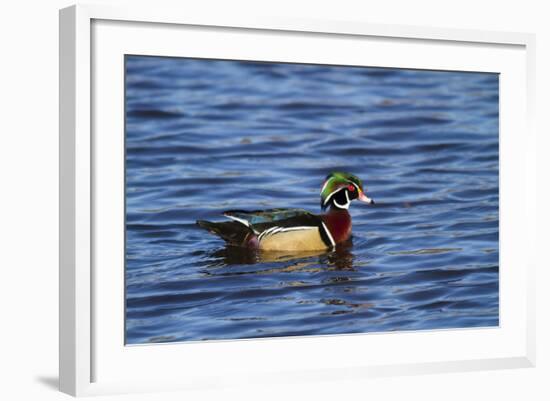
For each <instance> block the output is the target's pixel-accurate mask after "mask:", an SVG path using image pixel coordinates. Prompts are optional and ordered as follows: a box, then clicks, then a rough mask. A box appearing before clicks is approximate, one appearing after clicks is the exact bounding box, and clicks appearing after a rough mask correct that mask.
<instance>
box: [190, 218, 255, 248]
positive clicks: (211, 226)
mask: <svg viewBox="0 0 550 401" xmlns="http://www.w3.org/2000/svg"><path fill="white" fill-rule="evenodd" d="M197 225H198V226H199V227H202V228H204V229H205V230H208V231H209V232H211V233H212V234H216V235H217V236H219V237H220V238H222V239H223V240H224V241H226V242H228V243H230V244H232V245H238V246H245V245H247V244H248V242H249V240H250V238H251V235H255V234H254V232H253V231H252V229H251V228H249V227H247V226H245V225H244V224H241V223H239V222H236V221H224V222H221V223H214V222H211V221H206V220H197Z"/></svg>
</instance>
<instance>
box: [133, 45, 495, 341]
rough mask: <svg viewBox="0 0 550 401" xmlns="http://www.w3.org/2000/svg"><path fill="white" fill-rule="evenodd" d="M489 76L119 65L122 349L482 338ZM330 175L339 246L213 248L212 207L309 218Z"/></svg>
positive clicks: (490, 210) (490, 139)
mask: <svg viewBox="0 0 550 401" xmlns="http://www.w3.org/2000/svg"><path fill="white" fill-rule="evenodd" d="M498 88H499V87H498V76H497V75H495V74H487V73H458V72H435V71H415V70H400V69H381V68H355V67H330V66H318V65H297V64H281V63H257V62H238V61H212V60H196V59H181V58H180V59H177V58H160V57H138V56H127V58H126V152H127V153H126V181H127V182H126V185H127V187H126V208H127V211H126V218H127V226H126V231H127V242H126V290H127V291H126V292H127V293H126V297H127V299H126V327H127V332H126V340H127V343H130V344H136V343H150V342H170V341H187V340H212V339H236V338H251V337H271V336H291V335H310V334H314V335H319V334H334V333H357V332H380V331H390V330H391V331H395V330H419V329H441V328H459V327H460V328H464V327H479V326H495V325H498V322H499V320H498V319H499V314H498V306H499V298H498V290H499V284H498V278H499V266H498V260H499V253H498V226H499V221H498V201H499V198H498V194H499V192H498V93H499V89H498ZM331 170H342V171H348V172H351V173H353V174H356V175H357V176H359V177H360V178H362V179H363V181H364V182H365V184H366V186H367V187H368V194H369V196H371V197H372V198H374V199H375V200H376V202H377V203H376V205H374V206H368V205H364V204H352V206H351V208H350V212H351V215H352V217H353V238H352V243H351V244H347V245H346V246H341V247H339V248H338V249H336V250H335V251H333V252H329V253H318V254H312V253H309V254H288V255H285V254H266V253H264V254H258V253H253V252H251V251H244V250H241V249H233V248H230V247H226V246H225V245H224V242H223V241H221V240H220V239H218V238H217V237H215V236H213V235H211V234H209V233H208V232H206V231H204V230H202V229H200V228H199V227H197V226H196V225H195V221H196V220H197V219H206V220H223V219H224V218H223V216H221V212H222V211H223V210H227V209H261V208H275V207H299V208H305V209H308V210H311V211H313V212H315V213H318V212H319V190H320V186H321V184H322V182H323V179H324V177H325V176H326V175H327V173H328V172H330V171H331Z"/></svg>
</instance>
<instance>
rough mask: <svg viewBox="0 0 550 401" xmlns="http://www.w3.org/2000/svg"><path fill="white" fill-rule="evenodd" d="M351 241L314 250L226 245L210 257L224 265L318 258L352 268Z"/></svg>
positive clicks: (337, 266) (341, 267)
mask: <svg viewBox="0 0 550 401" xmlns="http://www.w3.org/2000/svg"><path fill="white" fill-rule="evenodd" d="M352 246H353V244H352V241H351V240H350V241H348V242H346V243H345V244H342V245H339V246H337V247H336V249H334V250H316V251H263V250H258V249H249V248H242V247H236V246H231V245H226V246H225V247H224V248H220V249H217V250H215V251H214V252H212V253H211V254H210V256H211V257H213V258H215V259H217V260H220V261H222V262H223V263H224V264H225V265H226V266H232V265H243V264H246V265H255V264H261V263H285V262H292V261H297V260H302V259H312V258H318V262H319V263H321V264H325V265H327V266H329V267H334V268H336V269H337V270H354V268H353V259H354V255H353V253H352V252H351V249H352Z"/></svg>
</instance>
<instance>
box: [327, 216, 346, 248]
mask: <svg viewBox="0 0 550 401" xmlns="http://www.w3.org/2000/svg"><path fill="white" fill-rule="evenodd" d="M322 219H323V222H324V223H325V225H326V226H327V228H328V230H329V231H330V233H331V235H332V238H333V239H334V242H336V243H337V244H338V243H340V242H344V241H347V240H348V239H349V237H350V236H351V216H350V214H349V213H348V211H347V210H331V211H329V212H328V213H327V214H325V215H323V216H322Z"/></svg>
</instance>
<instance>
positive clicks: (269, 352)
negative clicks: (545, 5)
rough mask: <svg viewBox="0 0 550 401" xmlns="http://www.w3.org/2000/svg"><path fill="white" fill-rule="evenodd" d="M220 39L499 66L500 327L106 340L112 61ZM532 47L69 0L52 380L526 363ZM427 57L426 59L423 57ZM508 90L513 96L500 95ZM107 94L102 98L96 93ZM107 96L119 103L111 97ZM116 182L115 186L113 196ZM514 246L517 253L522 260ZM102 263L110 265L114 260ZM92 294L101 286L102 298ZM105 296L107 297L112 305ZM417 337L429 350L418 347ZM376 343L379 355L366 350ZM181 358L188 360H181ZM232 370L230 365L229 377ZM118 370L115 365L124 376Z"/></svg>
mask: <svg viewBox="0 0 550 401" xmlns="http://www.w3.org/2000/svg"><path fill="white" fill-rule="evenodd" d="M186 29H187V31H186ZM190 30H193V35H197V36H196V37H195V39H197V40H201V41H202V42H201V43H202V44H207V45H206V46H202V47H205V48H207V49H202V48H201V49H195V50H193V49H192V48H188V49H180V48H179V47H174V43H171V42H173V41H170V40H168V41H167V40H164V39H165V38H167V37H173V36H177V35H180V34H181V35H190V34H191V33H190ZM188 31H189V32H188ZM201 35H203V36H201ZM253 35H261V38H262V41H263V44H273V45H277V43H279V44H285V45H286V42H285V43H283V41H285V40H289V39H292V41H293V42H295V44H294V45H292V46H279V47H285V48H288V49H290V50H287V51H289V53H280V54H275V52H276V51H277V50H274V48H275V47H277V46H256V48H255V47H254V46H255V45H253V44H252V43H253V42H254V41H249V39H247V38H249V37H252V36H253ZM222 36H223V38H224V41H225V40H227V41H228V42H230V43H233V42H232V41H235V43H236V42H237V41H239V40H243V42H242V43H240V45H239V46H238V47H239V50H238V51H239V52H240V53H238V54H239V55H240V57H243V58H246V57H248V58H251V57H260V59H266V60H269V59H271V58H272V57H273V58H275V59H277V60H282V61H293V60H294V59H295V58H296V57H302V56H299V55H298V54H300V53H301V52H300V50H302V49H303V47H304V46H306V45H307V43H308V41H312V40H314V41H324V42H325V43H326V45H327V46H329V47H330V46H331V45H330V43H329V42H331V40H333V39H335V38H337V40H339V41H340V42H339V43H343V44H344V45H343V46H341V47H342V50H341V54H340V53H339V51H336V50H337V49H338V48H340V47H338V48H334V49H335V51H334V52H332V53H331V54H330V55H327V57H341V60H342V61H341V62H342V63H343V64H346V63H347V64H352V63H353V60H354V59H353V60H352V59H351V58H350V57H351V50H350V49H353V46H356V45H359V44H358V43H363V42H365V41H366V42H369V41H370V42H369V43H371V42H372V46H373V47H372V50H373V52H372V54H375V56H372V57H378V59H373V60H375V61H376V60H378V61H377V65H381V66H402V67H404V66H407V67H412V68H432V69H461V70H467V69H469V68H470V69H472V70H484V71H491V72H499V73H501V74H503V77H504V78H503V82H502V84H503V85H502V87H501V91H502V92H503V94H504V96H503V100H502V102H501V114H502V119H501V130H502V131H501V149H500V152H501V170H500V171H501V205H502V206H501V219H502V218H504V220H501V230H503V235H504V237H503V239H502V240H501V244H502V243H505V244H510V243H513V244H514V246H510V247H506V248H504V249H503V248H502V245H501V264H504V265H506V266H514V267H515V268H514V269H509V270H505V274H504V273H503V276H504V279H501V299H502V300H503V302H501V313H502V314H503V318H504V320H503V323H502V324H501V326H499V327H498V328H496V329H478V330H445V331H436V332H432V331H420V332H412V333H407V334H404V335H401V334H394V333H389V334H370V335H368V334H365V335H350V336H348V335H346V336H328V337H322V338H320V337H312V338H307V339H304V338H300V339H295V338H284V339H262V340H238V341H220V342H211V343H209V344H198V343H189V344H165V345H154V346H147V347H144V346H138V347H125V346H124V344H123V342H122V343H121V341H120V338H122V337H123V335H122V333H120V337H119V336H118V334H115V335H114V336H113V333H119V331H120V325H123V322H120V321H119V320H120V313H121V310H120V308H118V306H119V305H120V302H121V300H122V298H123V287H121V285H120V283H121V282H122V281H123V278H122V275H120V268H121V266H120V265H119V264H117V263H116V260H119V259H117V255H118V253H117V252H119V251H121V249H120V246H121V245H120V238H119V237H113V238H110V237H109V236H108V234H107V232H109V230H108V229H106V228H105V227H106V224H112V225H116V224H117V222H119V223H120V221H121V220H120V219H119V217H120V215H119V214H117V213H119V212H120V210H118V211H117V210H113V213H114V214H110V215H109V213H110V212H109V211H105V208H104V207H103V206H102V205H103V204H104V202H103V203H102V199H103V198H102V196H105V194H107V195H109V194H111V195H112V196H113V197H115V198H117V199H119V197H118V195H117V193H118V192H116V188H118V187H116V186H117V185H121V181H120V175H117V173H116V171H118V172H120V169H118V167H117V165H118V164H117V163H118V162H117V160H121V159H117V158H118V157H123V156H122V154H120V150H121V148H120V147H119V146H120V141H118V142H117V140H118V139H120V136H117V135H120V134H122V132H121V129H120V127H121V126H120V122H121V121H122V116H120V115H118V116H117V115H116V113H118V114H120V110H121V109H120V108H117V107H116V102H122V99H121V98H120V94H121V91H122V90H123V88H122V87H121V86H120V85H119V83H120V77H121V76H122V75H121V74H122V71H121V70H120V68H118V67H120V64H116V63H118V62H120V55H121V54H125V53H126V52H128V53H132V52H137V53H138V54H149V53H150V54H159V55H176V56H177V55H189V56H197V54H198V53H197V52H202V51H210V52H211V53H208V54H209V55H212V54H213V53H212V52H214V53H215V54H219V58H224V57H229V56H230V55H232V56H234V54H235V53H231V54H230V55H229V53H224V51H226V50H223V49H221V48H220V47H216V46H217V45H216V43H215V42H216V41H217V40H219V38H220V37H222ZM130 38H132V39H130ZM209 38H210V39H209ZM212 38H214V39H216V40H213V39H212ZM284 38H286V39H284ZM253 39H254V38H253ZM256 39H257V38H256ZM132 41H134V43H131V42H132ZM135 42H139V45H138V44H136V43H135ZM256 42H257V40H256ZM382 42H384V43H383V45H384V46H378V47H386V46H390V47H391V46H401V47H400V49H404V51H403V52H396V53H400V54H395V55H392V54H387V53H386V54H385V53H384V51H383V50H376V48H377V43H378V44H380V43H382ZM246 43H250V45H246ZM319 43H321V42H319ZM534 43H535V38H534V36H533V35H530V34H523V33H506V32H484V31H470V30H458V29H442V28H426V27H414V26H397V25H395V26H393V25H376V24H369V23H366V22H365V23H362V22H349V21H317V20H296V19H292V18H290V17H289V18H266V17H259V16H255V15H247V16H245V15H243V16H240V17H238V18H236V17H234V16H233V17H228V16H221V15H215V14H212V15H201V14H197V13H193V12H192V11H191V12H190V11H188V10H185V9H181V10H163V9H155V8H153V7H151V8H139V7H131V8H112V7H108V6H90V5H86V6H82V5H78V6H72V7H69V8H66V9H63V10H61V11H60V328H59V329H60V367H59V370H60V390H61V391H63V392H65V393H68V394H71V395H75V396H79V395H94V394H108V393H121V392H122V393H126V392H134V391H161V390H170V389H200V388H208V387H214V386H220V385H221V386H223V385H224V384H225V383H232V384H233V385H235V384H239V383H240V384H242V385H244V384H246V383H247V381H249V380H254V381H257V382H268V383H275V382H281V381H283V382H285V381H287V382H291V381H294V380H325V379H327V378H328V377H329V376H330V377H331V378H333V379H338V378H339V377H343V376H344V375H345V376H346V377H350V376H351V377H357V378H360V377H369V376H385V375H399V374H412V373H414V374H418V373H430V372H443V371H467V370H480V369H501V368H511V367H529V366H534V364H535V334H534V333H535V328H534V325H535V318H534V316H535V312H534V311H535V305H534V302H535V301H534V300H535V294H534V289H535V283H534V269H535V265H534V263H535V262H534V259H530V257H529V256H528V255H532V254H533V252H528V251H527V250H528V249H530V247H532V246H534V245H532V244H534V242H535V241H534V235H535V234H534V233H535V207H534V199H535V198H536V196H535V179H534V177H535V157H534V155H535V142H536V140H535V134H534V131H533V129H532V115H531V113H532V112H533V110H534V105H533V102H534V93H533V89H534V84H535V81H534V79H535V77H534ZM226 44H227V42H226V43H224V46H225V45H226ZM348 45H349V46H348ZM293 46H294V48H293ZM300 46H302V49H301V48H300ZM361 46H362V44H361ZM225 47H228V48H230V47H231V46H225ZM260 47H262V48H264V49H263V50H262V51H263V52H264V53H262V55H260V56H255V54H259V53H258V52H259V51H260V50H259V48H260ZM408 48H412V49H414V51H415V52H418V54H419V55H420V56H419V57H418V58H417V59H414V58H413V57H411V54H410V53H408V52H407V50H406V49H408ZM436 49H437V52H438V53H439V52H441V53H440V54H448V57H440V58H441V60H439V58H436V57H429V54H430V52H431V53H433V52H434V51H435V50H436ZM445 49H447V50H445ZM449 49H450V50H449ZM227 51H228V52H230V51H231V50H230V49H229V50H227ZM235 51H236V50H235ZM186 52H187V53H186ZM190 52H191V53H190ZM216 52H218V53H216ZM247 52H249V53H247ZM254 52H256V53H254ZM423 52H424V53H423ZM445 52H447V53H445ZM486 52H491V55H490V56H486V55H484V54H485V53H486ZM175 53H178V54H175ZM201 54H202V53H201ZM415 54H416V53H415ZM422 54H427V55H428V56H426V57H425V58H424V59H423V58H422V56H421V55H422ZM346 55H347V56H346ZM477 55H479V57H478V56H477ZM304 57H307V56H304ZM309 57H311V58H310V59H308V60H314V59H315V60H318V61H319V62H326V61H327V60H325V59H324V58H323V57H324V56H323V55H318V56H316V55H315V54H314V53H311V55H310V56H309ZM316 57H317V58H316ZM346 57H347V59H346ZM464 58H466V60H463V59H464ZM117 60H118V61H117ZM300 61H302V60H300ZM357 63H358V65H364V64H363V63H364V61H362V60H361V59H357ZM468 63H469V64H468ZM105 66H108V68H109V69H111V70H112V71H111V72H112V73H113V74H112V76H111V75H109V71H107V72H105V69H104V68H103V67H105ZM508 77H509V78H508ZM117 80H118V81H117ZM107 82H108V83H110V84H113V85H109V88H111V89H109V90H108V91H106V90H104V89H105V88H106V87H107V85H106V83H107ZM94 85H99V87H96V86H94ZM102 85H103V86H102ZM512 92H513V93H515V94H516V96H507V94H511V93H512ZM105 94H107V95H108V96H107V97H105ZM99 98H101V101H99V100H98V99H99ZM111 101H112V102H114V103H112V104H111V103H109V102H111ZM113 104H114V105H115V107H113ZM120 104H121V103H120ZM109 113H113V114H109ZM98 127H99V128H101V129H102V132H104V131H103V129H105V131H109V130H112V132H114V135H112V136H111V138H114V139H113V140H114V142H110V143H109V142H106V141H105V140H101V141H99V142H98V141H97V140H96V138H94V132H95V131H94V130H97V129H98ZM512 132H516V133H518V132H521V135H515V136H514V135H511V133H512ZM503 133H504V134H503ZM502 135H504V136H502ZM117 138H118V139H117ZM503 138H504V140H503ZM109 149H110V150H109ZM512 165H513V167H514V168H512ZM106 169H107V170H113V171H115V173H114V174H112V176H111V178H110V179H102V178H101V177H104V176H105V172H104V171H105V170H106ZM102 171H103V172H102ZM518 187H519V188H521V190H520V191H518V189H517V188H518ZM113 188H115V189H114V191H115V192H112V193H111V192H109V191H110V190H111V189H113ZM512 190H513V191H512ZM512 193H514V207H513V208H512V207H509V205H510V203H509V202H508V200H510V197H511V195H512ZM98 194H100V195H98ZM101 194H103V195H101ZM114 203H117V202H114ZM106 221H110V222H111V223H106ZM503 225H505V226H504V227H503ZM102 230H104V231H105V235H98V234H99V233H100V232H101V233H103V231H102ZM517 231H520V232H521V233H522V234H521V237H522V238H519V236H518V233H517ZM102 241H104V242H105V241H109V242H110V243H111V244H112V247H113V249H111V250H110V251H105V248H104V247H103V248H102V246H101V243H102ZM519 255H523V257H521V258H519V257H518V256H519ZM526 255H527V256H526ZM110 261H115V262H114V263H113V264H111V262H110ZM104 266H110V267H112V269H110V272H111V273H106V272H104V271H103V270H101V269H104ZM113 266H114V267H113ZM122 268H123V263H122ZM109 274H113V275H112V276H109ZM121 280H122V281H121ZM98 292H100V293H101V294H100V295H98ZM117 294H118V295H117ZM117 297H120V299H119V298H117ZM106 305H115V306H116V307H113V308H111V309H112V311H108V310H107V307H106ZM451 341H452V342H453V343H454V344H456V347H454V348H455V349H453V350H449V349H448V348H449V347H446V344H447V345H448V344H449V342H451ZM388 344H392V347H394V348H393V349H395V350H401V351H399V352H398V353H399V354H400V355H399V356H392V355H390V354H389V353H388V349H387V348H385V347H386V346H387V345H388ZM423 346H425V348H424V350H422V348H421V347H423ZM320 347H323V348H324V349H325V350H327V353H326V354H325V355H324V357H323V359H326V360H328V362H322V361H319V360H317V359H316V358H315V354H316V352H317V351H318V350H319V349H320ZM342 347H344V349H345V348H346V347H347V349H348V350H349V351H350V352H344V353H342V352H338V353H336V352H332V351H331V350H336V349H340V350H341V349H342ZM369 347H370V348H371V350H370V352H369V354H368V355H369V358H365V354H364V353H362V352H354V351H356V350H358V349H365V350H367V349H369ZM400 347H402V348H400ZM419 347H420V348H419ZM414 348H416V349H419V350H418V352H417V353H414V352H412V351H411V352H409V349H414ZM431 348H433V349H431ZM375 349H378V350H379V351H380V352H378V353H376V352H374V350H375ZM281 350H287V351H288V352H291V353H293V354H295V355H298V356H302V357H301V358H297V360H296V363H295V366H293V367H288V368H287V367H285V363H288V361H286V360H283V359H281V358H278V354H280V352H281ZM342 354H345V355H342ZM182 355H185V356H186V358H184V359H183V358H182ZM215 355H218V356H219V355H224V358H222V359H228V360H233V361H235V360H236V359H237V360H239V359H240V360H241V361H240V362H239V361H236V362H233V363H225V364H224V361H220V362H219V363H218V364H216V365H217V366H215V367H214V368H212V367H211V366H209V367H208V371H210V373H206V372H207V367H205V366H202V367H201V364H200V363H199V361H200V360H208V359H209V358H213V357H214V356H215ZM421 355H425V356H426V357H425V358H423V357H421ZM225 356H227V358H225ZM331 358H332V360H331ZM367 359H368V360H367ZM182 360H187V361H193V366H192V367H190V366H189V365H190V364H187V367H186V366H185V363H182ZM323 363H324V364H323ZM176 364H177V366H178V367H179V370H180V373H179V374H173V375H169V374H168V375H167V374H166V372H164V371H162V372H161V371H160V370H162V369H159V368H158V366H161V365H162V366H166V367H167V369H170V368H173V367H174V366H176ZM148 367H149V368H148ZM151 367H155V368H154V369H151ZM212 369H213V371H211V370H212ZM172 370H174V371H175V370H176V369H172ZM233 370H235V371H236V372H238V375H232V371H233ZM122 371H124V374H122V373H120V372H122ZM157 371H158V372H157ZM181 372H184V373H185V374H183V373H181ZM157 373H158V374H157Z"/></svg>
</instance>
